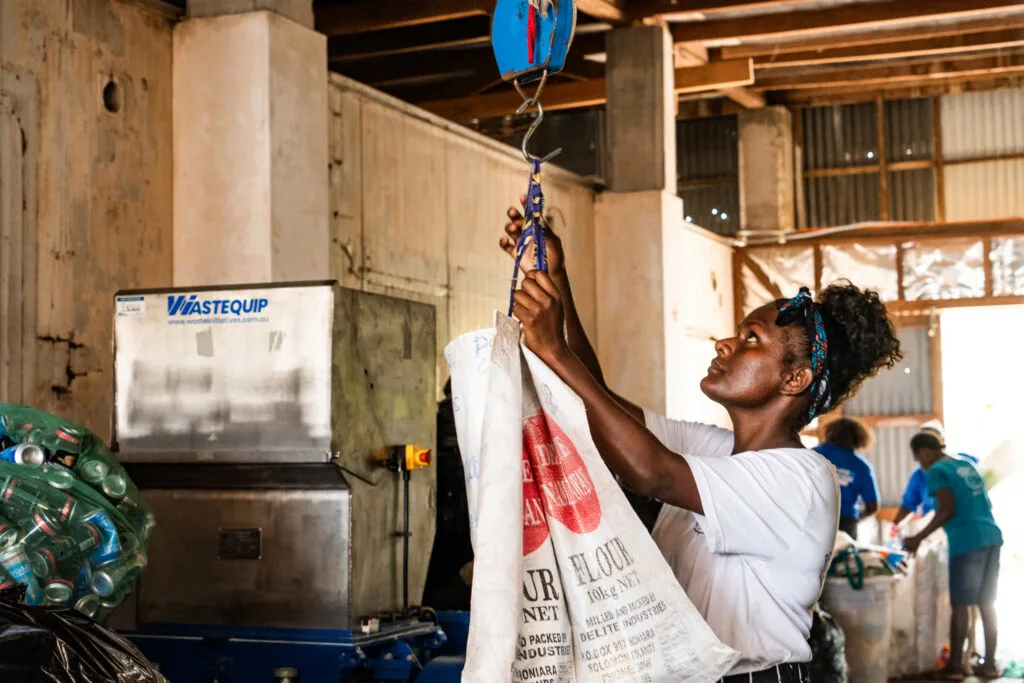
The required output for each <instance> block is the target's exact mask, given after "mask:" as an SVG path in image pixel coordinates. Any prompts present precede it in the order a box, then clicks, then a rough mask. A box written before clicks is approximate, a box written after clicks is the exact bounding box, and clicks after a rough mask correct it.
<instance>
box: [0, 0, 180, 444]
mask: <svg viewBox="0 0 1024 683" xmlns="http://www.w3.org/2000/svg"><path fill="white" fill-rule="evenodd" d="M0 74H2V76H0V188H2V189H0V205H2V206H0V233H2V237H3V239H4V247H5V248H4V250H3V254H2V257H0V294H2V299H3V302H4V303H3V305H2V308H0V315H2V316H3V318H2V320H0V325H2V326H3V327H5V328H6V329H7V333H6V334H5V335H4V336H2V337H0V364H2V365H3V366H4V371H3V374H2V375H0V381H2V384H0V398H2V399H3V400H9V401H21V402H25V403H30V404H33V405H36V406H38V407H40V408H42V409H44V410H50V411H53V412H55V413H59V414H61V415H65V416H67V417H68V418H70V419H73V420H77V421H81V422H83V423H85V424H86V425H88V426H89V427H91V428H93V429H95V430H96V431H97V432H98V433H99V434H101V435H104V436H108V435H109V434H108V432H109V426H110V411H111V392H112V377H111V367H112V351H111V333H112V316H113V314H112V304H111V299H112V295H113V293H114V292H115V291H116V290H118V289H120V288H125V287H156V286H163V285H167V284H169V283H170V279H171V26H170V24H169V22H168V20H167V19H166V18H165V17H163V16H162V15H159V14H157V13H154V12H153V11H152V10H149V9H145V8H143V7H141V6H139V5H135V4H130V3H121V2H118V1H117V0H0ZM111 83H113V85H110V84H111ZM104 93H106V98H105V97H104ZM105 99H106V101H105ZM108 106H109V109H108ZM111 109H112V110H114V111H111ZM5 112H6V113H5ZM12 239H13V241H11V240H12ZM9 243H10V245H11V246H10V247H8V244H9Z"/></svg>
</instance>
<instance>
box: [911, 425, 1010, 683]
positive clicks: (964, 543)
mask: <svg viewBox="0 0 1024 683" xmlns="http://www.w3.org/2000/svg"><path fill="white" fill-rule="evenodd" d="M910 449H911V450H912V451H913V452H914V459H915V460H917V462H918V464H919V465H920V466H921V469H923V470H924V471H925V474H926V476H927V479H928V493H929V495H931V496H934V498H935V504H936V508H935V516H934V517H933V518H932V521H931V523H930V524H928V526H926V527H925V528H924V529H923V530H922V531H921V533H919V534H917V535H915V536H911V537H910V538H908V539H906V540H905V541H904V543H903V545H904V547H905V548H906V549H907V551H909V552H911V553H913V552H916V551H917V548H918V546H920V545H921V541H923V540H924V539H925V538H927V537H928V536H929V535H930V534H932V533H933V532H934V531H936V530H937V529H938V528H939V527H944V528H945V530H946V536H947V537H948V539H949V601H950V602H951V603H952V605H953V618H952V619H951V620H950V637H949V644H950V647H949V650H950V658H949V667H948V668H947V669H944V670H943V671H941V672H939V673H940V674H941V677H942V678H945V679H947V680H954V681H955V680H963V677H964V675H963V664H962V662H963V657H962V656H961V655H962V653H963V649H964V640H965V638H966V636H967V622H968V607H969V606H970V605H978V607H979V608H980V610H981V622H982V625H983V626H984V628H985V660H984V662H983V664H982V665H981V666H978V667H975V669H974V673H975V675H977V676H979V677H981V678H998V677H999V674H1000V672H999V669H998V667H997V666H996V641H997V638H998V635H997V626H996V611H995V601H996V584H997V583H998V580H999V550H1000V548H1001V547H1002V545H1003V534H1002V532H1001V531H1000V530H999V527H998V526H997V525H996V521H995V518H994V517H993V516H992V503H991V502H990V501H989V499H988V492H987V491H986V490H985V482H984V481H983V480H982V478H981V475H980V474H979V473H978V470H977V469H976V468H975V467H974V464H973V463H971V462H968V461H967V460H964V459H963V458H952V457H950V456H948V455H946V453H945V450H944V448H943V446H942V442H941V441H940V440H939V439H938V437H936V436H935V435H934V434H928V433H921V434H918V435H917V436H915V437H914V438H913V439H911V441H910Z"/></svg>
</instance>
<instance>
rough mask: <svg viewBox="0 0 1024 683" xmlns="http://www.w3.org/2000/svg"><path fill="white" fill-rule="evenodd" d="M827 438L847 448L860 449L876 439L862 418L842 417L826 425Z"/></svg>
mask: <svg viewBox="0 0 1024 683" xmlns="http://www.w3.org/2000/svg"><path fill="white" fill-rule="evenodd" d="M825 440H826V441H831V442H832V443H834V444H835V445H837V446H839V447H840V448H843V449H846V450H850V451H859V450H862V449H865V448H867V447H868V446H870V445H871V442H872V441H873V440H874V439H873V435H872V434H871V430H870V429H868V428H867V427H865V426H864V423H862V422H861V421H860V420H855V419H853V418H852V417H841V418H839V419H838V420H833V421H832V422H829V423H828V424H827V425H825Z"/></svg>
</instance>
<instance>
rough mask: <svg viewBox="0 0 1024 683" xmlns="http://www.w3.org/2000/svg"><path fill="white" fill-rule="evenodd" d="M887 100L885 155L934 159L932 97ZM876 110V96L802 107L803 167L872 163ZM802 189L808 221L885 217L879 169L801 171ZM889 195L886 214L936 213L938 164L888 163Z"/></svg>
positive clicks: (909, 217) (898, 159)
mask: <svg viewBox="0 0 1024 683" xmlns="http://www.w3.org/2000/svg"><path fill="white" fill-rule="evenodd" d="M884 107H885V108H884V112H883V114H884V121H885V126H884V129H885V150H886V151H885V154H886V161H887V162H888V163H889V164H900V163H907V162H928V161H931V160H933V159H934V158H935V144H934V136H933V135H932V101H931V100H929V99H920V98H919V99H907V100H889V101H887V102H885V104H884ZM877 113H878V112H877V108H876V104H875V103H874V102H862V103H859V104H845V105H833V106H826V107H810V108H807V109H804V111H803V131H804V170H805V171H811V172H815V171H829V170H835V169H848V168H857V167H872V166H877V165H878V164H879V144H878V143H879V140H878V118H877ZM804 188H805V189H804V196H805V201H806V209H807V211H806V213H807V224H808V226H811V227H826V226H836V225H848V224H850V223H858V222H862V221H875V220H880V219H881V218H882V210H881V206H880V202H879V173H878V171H877V170H875V171H865V172H864V173H858V174H854V175H849V174H846V175H839V174H836V175H817V176H813V177H810V178H806V180H805V184H804ZM887 196H888V206H889V215H888V218H889V219H890V220H896V221H932V220H934V219H935V213H936V212H935V207H936V201H935V170H934V169H933V168H909V169H908V168H904V169H899V168H890V169H889V171H888V191H887Z"/></svg>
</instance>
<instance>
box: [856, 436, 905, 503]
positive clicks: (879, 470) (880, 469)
mask: <svg viewBox="0 0 1024 683" xmlns="http://www.w3.org/2000/svg"><path fill="white" fill-rule="evenodd" d="M874 432H875V443H874V444H873V445H872V446H871V448H869V449H868V450H867V451H865V452H864V453H863V455H864V457H866V458H867V459H868V460H869V461H870V462H871V464H872V466H873V467H874V468H875V477H876V478H877V479H878V493H879V495H880V496H881V499H882V500H881V505H882V507H896V506H898V505H899V504H900V500H902V498H903V489H904V488H906V486H907V480H908V479H910V475H911V474H913V472H914V470H915V469H916V468H917V463H916V462H914V456H913V455H912V454H911V452H910V440H911V439H912V438H913V437H914V435H915V434H917V427H879V428H878V429H875V430H874Z"/></svg>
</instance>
